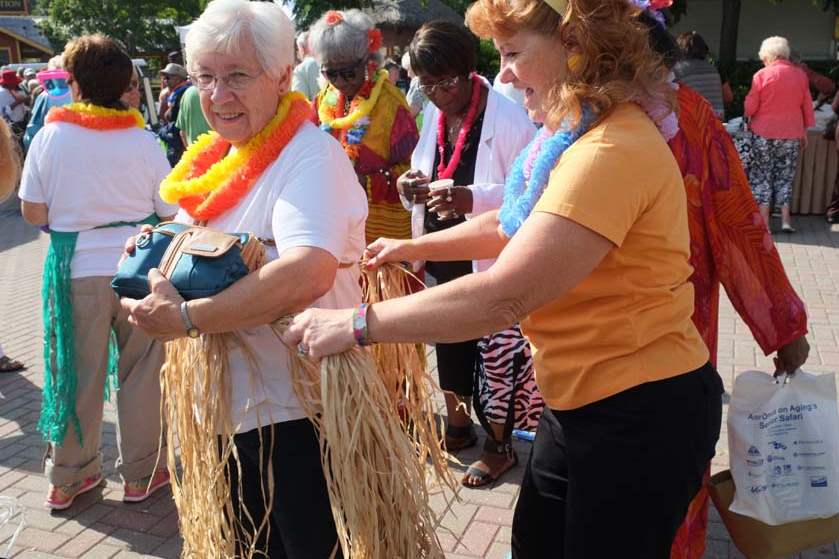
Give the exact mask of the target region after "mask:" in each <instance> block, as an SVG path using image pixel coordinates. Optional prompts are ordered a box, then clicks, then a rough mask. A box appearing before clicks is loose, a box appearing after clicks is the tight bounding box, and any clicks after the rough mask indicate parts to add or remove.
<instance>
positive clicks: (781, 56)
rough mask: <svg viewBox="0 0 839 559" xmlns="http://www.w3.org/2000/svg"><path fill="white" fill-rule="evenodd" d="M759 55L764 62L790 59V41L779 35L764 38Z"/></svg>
mask: <svg viewBox="0 0 839 559" xmlns="http://www.w3.org/2000/svg"><path fill="white" fill-rule="evenodd" d="M757 55H758V57H760V59H761V60H762V61H764V62H774V61H776V60H789V41H787V40H786V39H785V38H784V37H777V36H776V37H769V38H767V39H764V40H763V43H761V45H760V51H758V54H757Z"/></svg>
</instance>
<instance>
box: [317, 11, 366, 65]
mask: <svg viewBox="0 0 839 559" xmlns="http://www.w3.org/2000/svg"><path fill="white" fill-rule="evenodd" d="M338 13H339V14H341V18H342V21H340V22H339V23H336V24H335V25H329V24H328V23H326V18H327V16H328V15H329V12H327V13H326V14H324V15H322V16H321V17H320V19H319V20H317V22H315V24H314V25H313V26H312V27H311V29H309V48H310V49H311V50H312V55H313V56H314V57H315V58H316V59H317V61H318V62H319V63H320V64H323V63H324V62H325V61H326V60H342V59H343V60H346V59H347V58H353V59H356V60H361V59H363V58H367V57H368V56H369V55H370V52H369V50H368V44H369V40H368V38H367V33H368V32H369V31H370V30H371V29H373V28H374V27H375V24H374V23H373V20H372V19H370V16H368V15H367V14H365V13H364V12H362V11H361V10H340V11H338Z"/></svg>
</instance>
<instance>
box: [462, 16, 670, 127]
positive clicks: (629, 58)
mask: <svg viewBox="0 0 839 559" xmlns="http://www.w3.org/2000/svg"><path fill="white" fill-rule="evenodd" d="M564 12H565V13H564V14H562V15H560V14H559V13H557V12H556V11H555V10H554V9H553V8H551V7H550V6H549V5H548V4H547V3H545V2H543V1H542V0H478V1H477V2H475V3H474V4H472V6H471V7H470V8H469V10H468V11H467V13H466V24H467V25H468V26H469V28H470V29H471V30H472V31H473V32H474V33H475V34H476V35H478V36H480V37H483V38H489V37H496V38H502V39H503V38H509V37H511V36H513V35H515V34H516V33H518V32H520V31H532V32H536V33H541V34H546V35H552V34H557V35H559V36H560V37H561V38H562V42H563V44H564V45H566V47H567V48H568V50H569V51H570V52H572V53H575V54H579V55H580V60H579V63H576V64H574V65H573V66H574V67H573V68H569V70H568V73H567V75H566V76H564V78H563V79H562V80H557V82H556V83H555V84H554V87H553V89H552V90H551V92H550V94H549V96H548V106H547V107H545V109H546V124H548V125H549V126H551V127H553V128H557V127H559V125H560V124H561V123H563V122H564V121H566V119H568V120H570V123H571V124H572V125H576V123H577V122H578V121H579V117H580V114H581V107H582V106H583V105H586V106H588V107H590V108H591V109H593V110H594V111H595V113H596V114H597V120H598V121H600V120H602V119H603V118H605V117H606V116H607V115H608V114H609V113H610V112H611V111H612V109H614V107H615V106H617V105H618V104H620V103H623V102H627V101H637V100H640V99H649V98H653V99H658V100H660V101H662V102H663V103H664V104H665V105H667V106H669V107H670V108H671V109H672V108H674V107H675V106H676V101H675V95H674V92H673V90H672V88H671V87H670V86H669V85H668V83H667V81H668V77H667V76H668V70H667V69H666V67H665V66H664V65H663V64H662V59H661V57H660V56H659V55H658V54H656V53H655V52H654V51H653V49H652V47H651V46H650V43H649V38H648V31H647V28H646V27H645V26H644V25H643V24H642V23H641V22H639V21H638V20H637V16H638V14H639V9H638V8H637V7H635V6H633V5H632V4H631V3H630V2H628V1H627V0H569V1H568V7H567V8H566V10H565V11H564Z"/></svg>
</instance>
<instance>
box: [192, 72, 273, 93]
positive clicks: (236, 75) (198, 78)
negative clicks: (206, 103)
mask: <svg viewBox="0 0 839 559" xmlns="http://www.w3.org/2000/svg"><path fill="white" fill-rule="evenodd" d="M262 74H263V73H262V72H260V73H259V74H257V75H255V76H252V75H250V74H247V73H245V72H241V71H235V72H230V73H229V74H227V75H226V76H214V75H213V74H205V73H201V74H193V75H191V76H190V77H191V78H192V83H194V84H195V86H196V87H197V88H198V89H200V90H201V91H213V90H214V89H215V88H216V87H218V83H219V82H222V83H223V84H224V85H226V86H227V87H228V88H230V89H232V90H233V91H242V90H243V89H247V88H248V87H250V86H251V84H253V82H255V81H256V80H257V78H259V76H261V75H262Z"/></svg>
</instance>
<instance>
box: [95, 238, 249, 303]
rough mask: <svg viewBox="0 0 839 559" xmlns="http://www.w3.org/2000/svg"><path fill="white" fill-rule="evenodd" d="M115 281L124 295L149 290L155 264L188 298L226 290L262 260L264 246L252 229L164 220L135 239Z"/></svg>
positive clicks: (142, 294) (135, 295) (136, 295)
mask: <svg viewBox="0 0 839 559" xmlns="http://www.w3.org/2000/svg"><path fill="white" fill-rule="evenodd" d="M134 244H135V247H136V248H135V250H134V253H133V254H131V255H129V256H128V257H126V259H125V260H124V261H123V262H122V264H121V265H120V267H119V270H118V271H117V273H116V275H115V276H114V278H113V280H112V281H111V287H112V288H113V290H114V291H116V293H117V294H118V295H119V296H120V297H129V298H131V299H142V298H144V297H145V296H146V295H148V294H149V277H148V274H149V270H151V269H152V268H158V269H159V270H160V272H161V273H162V274H163V275H164V276H165V277H166V278H167V279H168V280H169V281H170V282H172V285H174V287H175V289H177V290H178V293H180V295H181V297H183V298H184V299H186V300H187V301H189V300H191V299H199V298H201V297H209V296H211V295H215V294H216V293H219V292H220V291H223V290H224V289H226V288H227V287H229V286H230V285H232V284H233V283H235V282H236V281H238V280H240V279H242V278H243V277H245V276H246V275H248V274H249V273H250V272H251V271H252V270H254V269H256V268H258V267H259V266H260V265H262V262H263V259H264V250H263V247H262V243H261V242H260V241H259V239H258V238H257V237H256V236H254V235H252V234H250V233H220V232H218V231H213V230H212V229H208V228H206V227H200V226H197V225H186V224H183V223H174V222H164V223H161V224H159V225H158V226H157V227H155V228H154V229H152V230H151V231H150V232H146V233H142V234H140V235H138V236H137V238H136V240H135V243H134Z"/></svg>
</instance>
